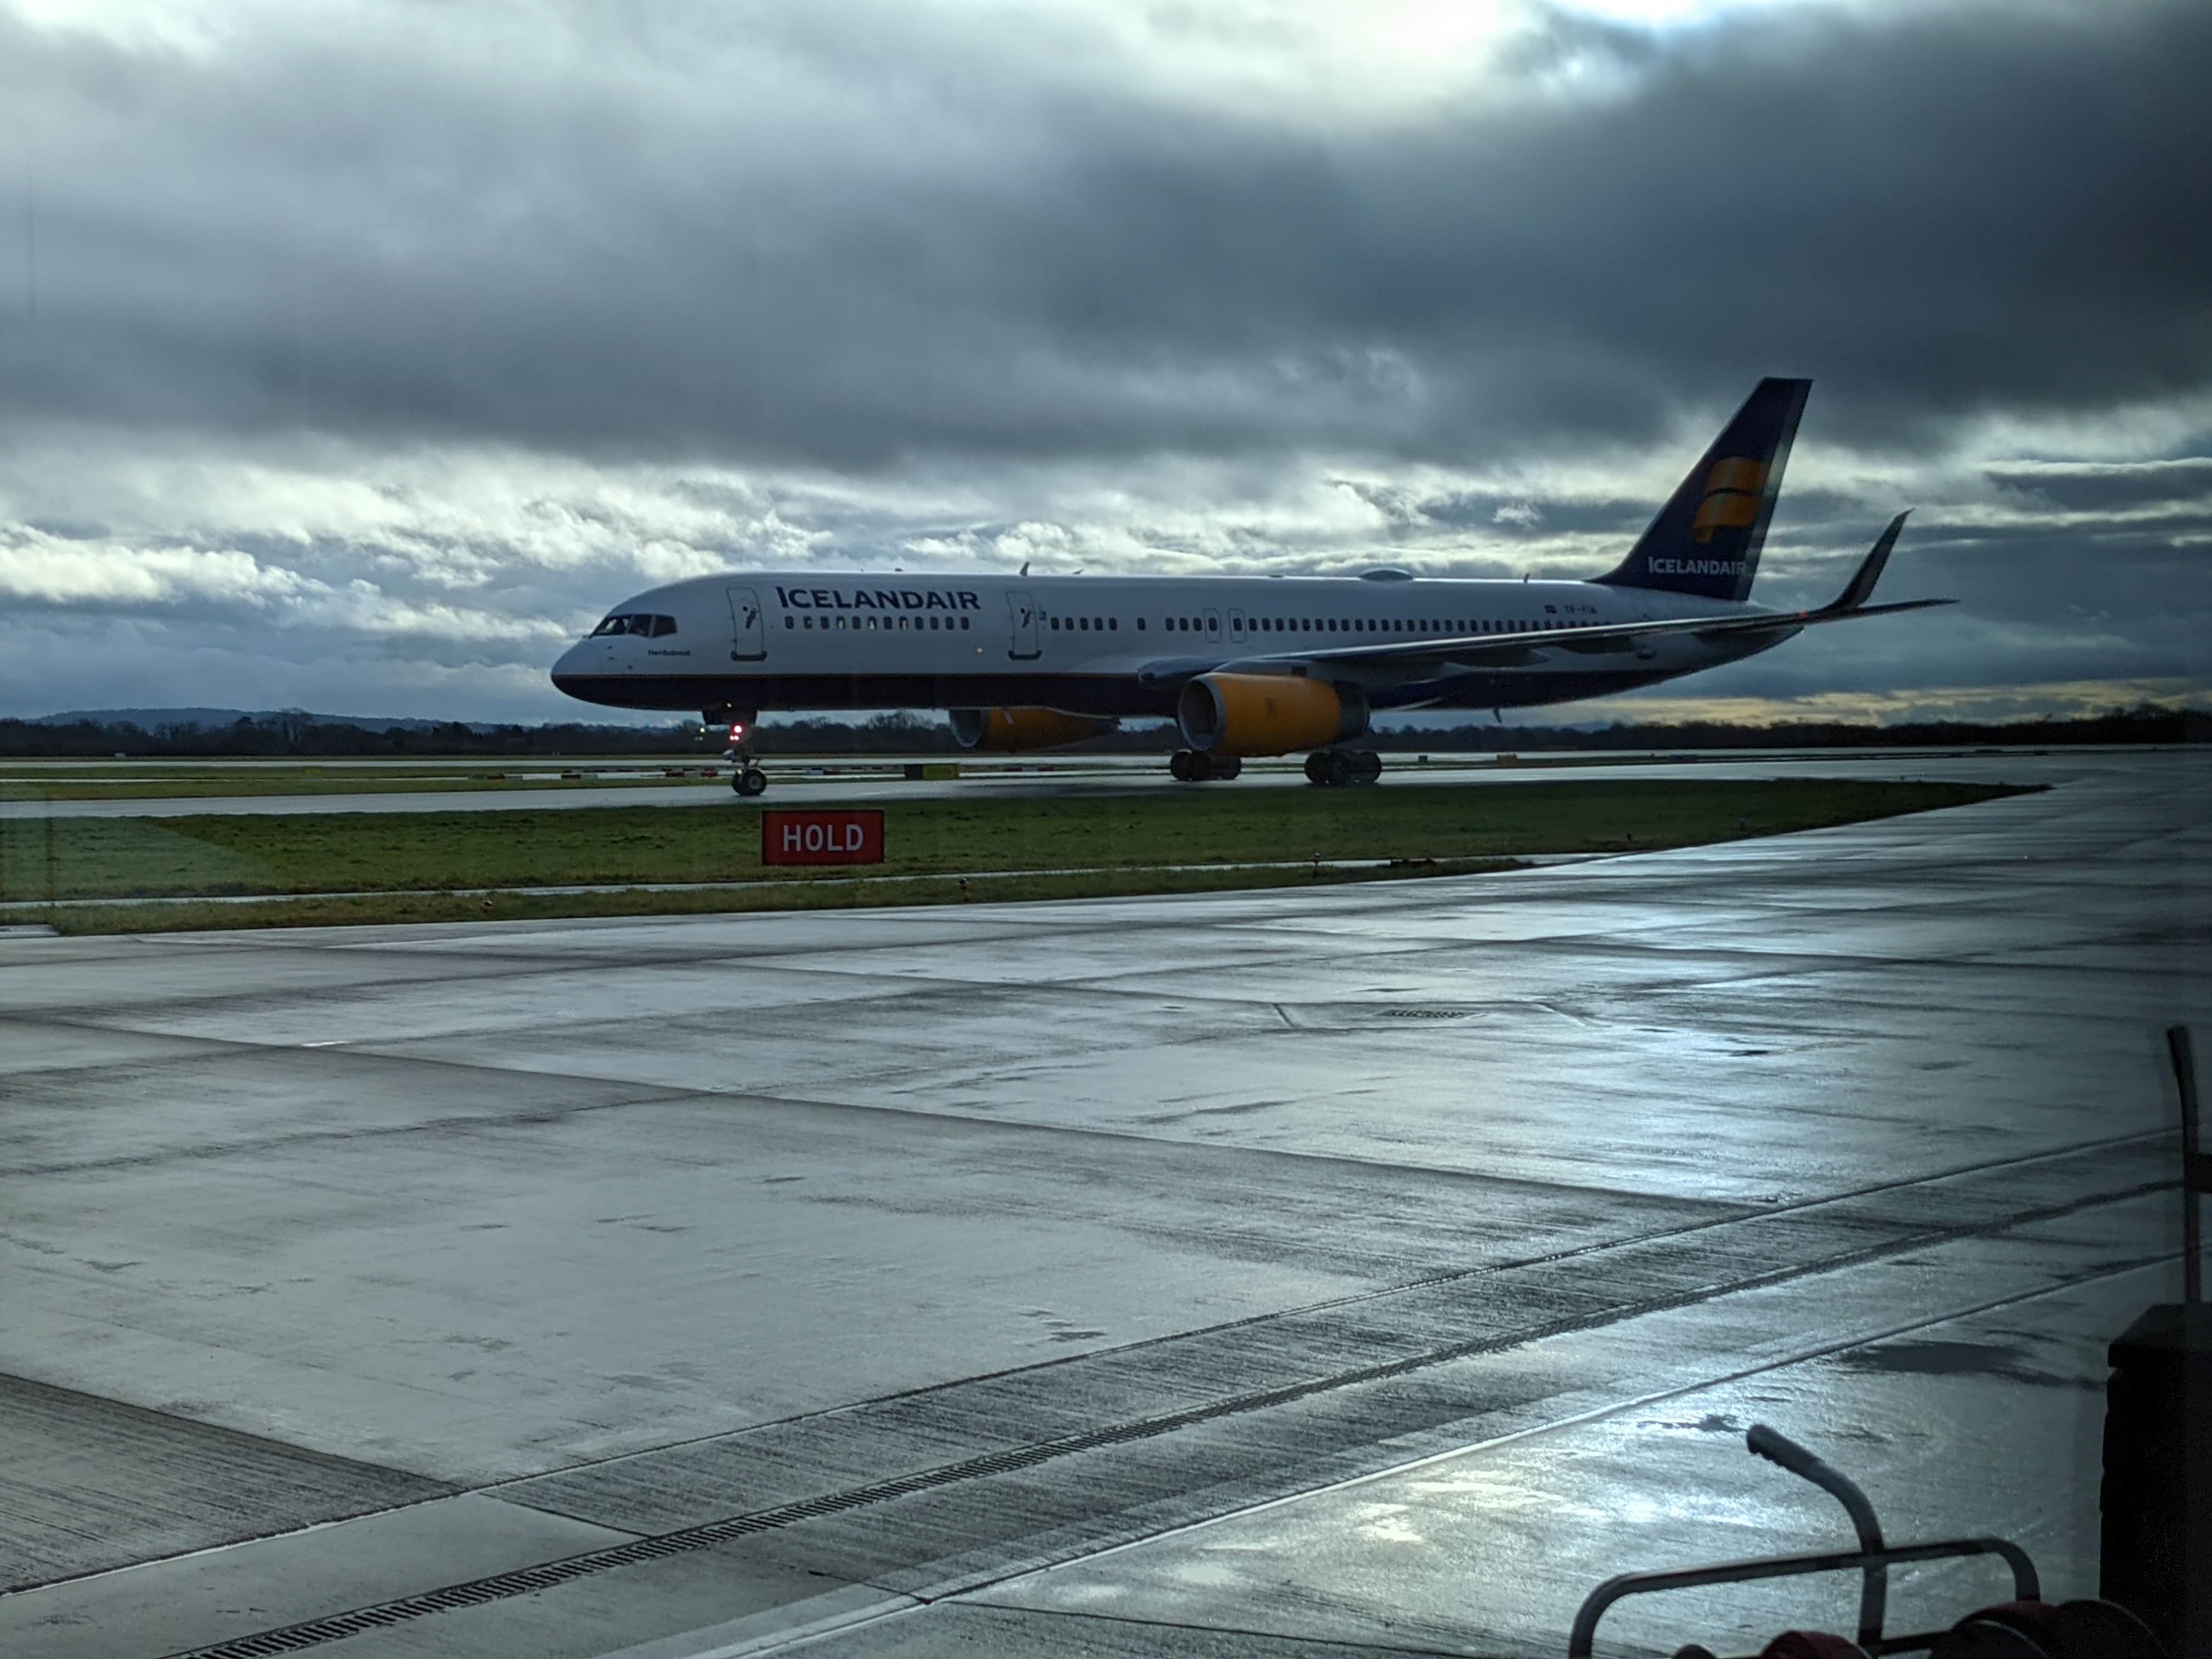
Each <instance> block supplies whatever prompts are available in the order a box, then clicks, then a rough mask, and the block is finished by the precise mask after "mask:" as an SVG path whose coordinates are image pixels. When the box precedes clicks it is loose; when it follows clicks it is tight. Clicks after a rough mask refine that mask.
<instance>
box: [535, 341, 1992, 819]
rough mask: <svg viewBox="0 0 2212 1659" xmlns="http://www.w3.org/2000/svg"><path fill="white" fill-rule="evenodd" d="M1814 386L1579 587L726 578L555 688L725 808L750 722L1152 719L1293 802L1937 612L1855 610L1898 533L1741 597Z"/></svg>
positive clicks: (1688, 485) (602, 638)
mask: <svg viewBox="0 0 2212 1659" xmlns="http://www.w3.org/2000/svg"><path fill="white" fill-rule="evenodd" d="M1811 387H1812V382H1811V381H1810V380H1781V379H1775V378H1769V379H1766V380H1761V381H1760V382H1759V385H1758V386H1757V387H1756V389H1754V390H1753V392H1752V394H1751V396H1750V397H1749V398H1746V399H1745V400H1744V404H1743V406H1742V407H1741V409H1739V410H1737V411H1736V413H1735V416H1734V418H1732V419H1731V420H1730V421H1729V423H1728V424H1727V426H1726V427H1724V428H1723V429H1722V431H1721V434H1720V435H1719V436H1718V437H1717V438H1716V439H1715V440H1714V441H1713V443H1712V446H1711V447H1710V448H1709V449H1707V450H1706V451H1705V454H1704V455H1703V456H1701V457H1700V458H1699V461H1698V464H1697V465H1695V466H1693V467H1692V468H1691V469H1690V471H1689V472H1688V473H1687V474H1686V476H1685V477H1683V479H1682V482H1681V483H1680V486H1679V487H1678V488H1677V489H1675V491H1674V494H1673V495H1671V496H1669V497H1668V501H1667V504H1666V505H1665V506H1664V507H1661V508H1660V509H1659V513H1658V515H1657V516H1656V517H1655V518H1654V519H1653V520H1651V523H1650V527H1649V528H1648V529H1646V530H1645V531H1644V534H1643V535H1642V536H1641V537H1640V538H1638V540H1637V542H1636V544H1635V545H1634V546H1633V547H1632V548H1631V549H1630V550H1629V551H1628V555H1627V556H1626V558H1624V559H1623V560H1622V561H1621V562H1620V564H1619V565H1618V566H1617V567H1615V568H1613V570H1611V571H1609V572H1607V574H1604V575H1602V576H1598V577H1595V578H1593V579H1591V580H1585V581H1532V580H1528V579H1527V578H1523V579H1522V580H1519V581H1511V580H1497V579H1484V580H1468V579H1460V578H1443V577H1431V576H1417V575H1414V574H1412V573H1410V572H1407V571H1405V570H1401V569H1395V568H1382V569H1374V570H1367V571H1364V572H1361V573H1360V574H1358V575H1352V576H1274V575H1269V576H1165V577H1163V576H1083V575H1074V576H1036V577H1032V576H1030V575H1029V574H1027V570H1028V567H1027V566H1026V565H1025V566H1024V567H1023V574H1018V575H1014V576H1004V575H953V574H944V575H920V574H908V573H904V572H894V573H893V574H890V575H884V574H882V573H881V572H869V571H852V572H848V573H843V574H826V573H823V572H820V571H788V572H760V573H753V572H738V573H732V574H726V575H719V576H702V577H698V578H695V579H693V580H688V581H681V582H675V583H671V584H670V585H668V586H664V587H656V588H651V589H648V590H647V592H642V593H639V594H637V595H635V596H634V597H633V598H630V599H625V600H623V602H622V604H620V605H617V606H616V607H615V608H614V610H613V611H611V612H609V613H608V615H607V617H605V620H604V621H602V622H601V623H599V626H598V627H597V628H595V629H592V632H591V634H590V635H588V636H587V637H586V638H585V639H584V640H582V641H580V642H579V643H577V644H576V645H574V646H573V647H570V648H569V649H568V651H567V652H565V653H563V654H562V657H561V659H560V660H559V661H558V662H557V663H556V664H555V665H554V667H553V684H555V686H556V687H557V688H558V689H559V690H562V691H563V692H565V693H567V694H568V696H573V697H577V698H580V699H582V700H583V701H585V702H594V703H600V704H604V705H607V706H609V707H612V708H659V709H678V708H696V709H698V710H699V711H700V717H701V718H702V720H705V721H706V722H707V723H708V724H709V725H723V724H727V725H728V726H730V728H731V743H732V750H731V753H732V757H733V758H735V759H736V760H737V761H738V763H739V764H738V767H737V768H736V769H735V770H734V771H733V774H732V779H731V785H732V787H733V788H734V789H736V790H737V791H738V793H740V794H743V795H757V794H758V793H761V791H762V790H763V789H765V788H766V787H768V779H767V775H766V774H765V773H763V771H762V770H761V769H760V767H759V765H758V764H757V762H756V761H755V760H754V759H753V757H752V753H751V750H750V745H749V744H748V741H747V738H748V736H749V734H750V730H751V727H752V725H753V722H754V721H755V720H757V719H758V717H759V715H760V713H761V711H762V710H763V709H782V710H789V709H810V710H813V709H856V708H942V709H945V710H946V711H947V712H948V713H949V714H950V716H951V724H952V730H953V733H954V736H955V737H956V738H957V740H958V742H959V743H960V744H961V745H962V746H963V748H965V749H969V750H998V751H1018V750H1037V749H1049V748H1054V747H1056V746H1059V745H1060V744H1070V743H1079V742H1081V741H1082V740H1083V739H1085V738H1091V737H1095V736H1097V735H1098V734H1100V733H1102V732H1108V731H1110V730H1112V729H1113V728H1114V726H1115V725H1116V724H1118V723H1119V722H1120V721H1121V720H1124V719H1134V718H1142V717H1147V716H1149V717H1153V718H1159V717H1166V718H1170V719H1172V720H1174V721H1175V723H1176V728H1177V730H1178V732H1179V733H1180V735H1181V737H1182V747H1180V748H1178V749H1177V750H1176V751H1175V754H1174V757H1173V758H1172V759H1171V760H1170V763H1169V770H1170V774H1171V775H1173V776H1174V777H1175V778H1176V779H1177V780H1179V781H1183V782H1189V783H1196V782H1203V781H1207V780H1209V779H1228V778H1234V777H1235V776H1237V774H1238V773H1239V772H1240V771H1242V770H1243V763H1244V761H1245V760H1247V759H1249V758H1250V757H1255V756H1266V755H1285V754H1291V753H1293V752H1295V751H1297V750H1307V751H1309V752H1308V754H1307V756H1306V762H1305V772H1306V776H1307V777H1308V778H1309V779H1310V780H1311V781H1313V782H1315V783H1316V784H1323V785H1343V784H1349V783H1372V782H1374V781H1376V778H1378V777H1379V776H1380V775H1381V773H1382V769H1383V763H1382V757H1380V756H1379V755H1377V754H1376V751H1375V750H1373V749H1372V748H1371V747H1368V746H1365V745H1363V744H1361V742H1360V739H1361V738H1363V737H1364V736H1366V735H1367V733H1368V732H1369V729H1370V726H1369V723H1370V720H1371V719H1372V717H1373V716H1374V715H1376V714H1381V713H1386V712H1397V711H1400V710H1406V709H1416V708H1454V709H1481V708H1488V709H1493V710H1498V711H1503V710H1504V709H1506V708H1529V707H1534V706H1536V705H1540V704H1544V703H1557V702H1582V701H1583V700H1585V699H1587V698H1590V697H1597V696H1605V695H1607V693H1610V692H1617V691H1626V690H1632V689H1633V688H1635V687H1638V686H1644V685H1652V684H1657V683H1658V682H1659V681H1662V680H1671V679H1676V678H1680V677H1681V676H1683V675H1685V674H1694V673H1698V672H1699V671H1703V670H1705V669H1708V668H1714V667H1717V666H1719V665H1722V664H1723V663H1730V662H1736V661H1739V660H1741V659H1743V658H1746V657H1749V656H1753V655H1754V654H1756V653H1759V652H1761V651H1767V650H1771V649H1772V648H1773V647H1775V646H1778V645H1779V644H1781V643H1782V642H1783V641H1784V640H1787V639H1790V638H1791V637H1793V636H1795V635H1797V634H1798V633H1800V632H1802V630H1804V629H1807V628H1811V627H1814V626H1817V625H1820V624H1821V623H1836V622H1853V621H1857V620H1859V619H1861V618H1863V617H1877V616H1889V615H1893V614H1895V613H1897V612H1899V611H1918V610H1922V609H1924V608H1925V607H1928V606H1930V605H1948V604H1951V603H1952V601H1951V600H1948V599H1906V600H1902V601H1899V602H1896V603H1893V604H1887V605H1870V604H1869V603H1868V601H1869V599H1870V598H1871V597H1872V595H1873V592H1874V586H1875V582H1876V581H1877V580H1880V578H1881V573H1882V568H1883V566H1884V565H1885V564H1886V563H1887V562H1888V559H1889V555H1890V550H1891V549H1892V548H1893V547H1894V546H1895V545H1896V544H1897V538H1898V534H1899V532H1900V531H1901V530H1902V529H1903V528H1904V526H1905V513H1899V514H1898V515H1897V517H1896V518H1894V519H1893V520H1891V521H1890V523H1889V526H1888V527H1887V529H1885V530H1884V531H1883V532H1881V537H1880V538H1878V539H1877V540H1876V541H1875V544H1874V546H1873V548H1872V550H1870V551H1869V553H1868V554H1867V556H1866V557H1865V559H1864V560H1863V562H1861V564H1860V565H1859V568H1858V569H1857V573H1856V574H1853V576H1852V577H1851V579H1850V581H1849V582H1848V583H1847V584H1846V585H1845V586H1844V591H1843V592H1841V593H1840V594H1838V596H1837V597H1836V598H1835V599H1833V600H1832V601H1830V602H1829V603H1828V604H1826V605H1820V606H1819V607H1817V608H1815V609H1813V610H1810V611H1770V610H1767V609H1765V608H1764V607H1762V606H1759V605H1753V604H1751V603H1750V602H1749V601H1750V594H1751V586H1752V581H1753V578H1754V577H1755V576H1756V575H1757V574H1758V571H1759V549H1760V547H1761V546H1762V545H1763V544H1764V543H1765V538H1766V526H1767V523H1768V520H1771V518H1772V517H1773V515H1774V505H1775V501H1776V498H1777V497H1778V495H1779V493H1780V490H1781V487H1782V473H1783V469H1784V465H1786V464H1787V462H1788V460H1789V458H1790V445H1791V442H1792V441H1793V440H1794V439H1795V438H1796V432H1797V422H1798V419H1799V417H1800V416H1802V414H1803V412H1804V408H1805V399H1806V396H1807V393H1808V392H1809V391H1810V390H1811Z"/></svg>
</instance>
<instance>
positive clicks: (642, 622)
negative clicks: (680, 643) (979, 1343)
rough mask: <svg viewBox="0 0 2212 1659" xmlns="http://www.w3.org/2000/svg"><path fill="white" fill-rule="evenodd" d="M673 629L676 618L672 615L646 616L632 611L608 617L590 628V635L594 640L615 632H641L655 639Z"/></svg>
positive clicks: (671, 632)
mask: <svg viewBox="0 0 2212 1659" xmlns="http://www.w3.org/2000/svg"><path fill="white" fill-rule="evenodd" d="M675 631H676V618H675V617H648V616H645V615H642V614H641V613H636V612H632V613H628V614H625V615H623V616H619V617H608V618H607V619H606V620H605V622H603V623H600V624H599V626H598V627H597V628H594V629H592V638H593V639H595V640H596V639H599V638H601V637H603V636H611V635H616V634H641V635H644V636H645V637H646V638H647V639H649V640H657V639H660V638H662V637H663V636H664V635H669V634H673V633H674V632H675Z"/></svg>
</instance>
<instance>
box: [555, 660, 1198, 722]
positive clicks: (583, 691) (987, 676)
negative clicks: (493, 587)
mask: <svg viewBox="0 0 2212 1659" xmlns="http://www.w3.org/2000/svg"><path fill="white" fill-rule="evenodd" d="M556 684H557V686H558V688H559V689H560V690H562V691H563V692H565V693H567V694H568V696H572V697H575V698H578V699H580V700H581V701H583V702H596V703H599V704H602V705H604V706H605V707H608V708H657V709H668V710H671V711H672V710H678V709H687V708H688V709H700V708H711V707H713V706H714V705H716V704H720V703H728V704H733V705H735V706H737V707H739V708H756V709H791V710H800V709H852V708H870V709H873V708H1057V709H1060V710H1062V711H1064V712H1066V713H1067V714H1111V715H1117V716H1122V717H1129V718H1133V717H1140V716H1145V715H1154V716H1158V717H1160V718H1162V719H1166V718H1170V717H1172V716H1173V714H1174V713H1175V696H1176V690H1178V689H1179V688H1178V687H1176V686H1158V685H1151V686H1147V685H1145V684H1140V683H1139V681H1138V679H1137V677H1136V676H1135V675H1134V674H1023V673H992V672H988V671H986V672H981V673H961V674H920V673H913V674H834V673H832V674H802V673H775V674H669V675H653V674H635V673H632V674H606V675H567V674H564V675H562V676H561V677H560V678H559V679H558V680H557V681H556Z"/></svg>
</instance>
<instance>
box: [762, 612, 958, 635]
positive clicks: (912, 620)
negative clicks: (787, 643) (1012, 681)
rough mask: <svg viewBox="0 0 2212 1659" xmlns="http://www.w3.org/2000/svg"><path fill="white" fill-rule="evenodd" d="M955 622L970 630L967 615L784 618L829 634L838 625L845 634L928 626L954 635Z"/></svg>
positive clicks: (786, 622)
mask: <svg viewBox="0 0 2212 1659" xmlns="http://www.w3.org/2000/svg"><path fill="white" fill-rule="evenodd" d="M955 621H957V622H958V623H959V624H960V631H961V632H962V633H963V634H964V633H966V632H967V631H968V629H969V618H967V617H957V618H956V617H845V616H842V615H840V616H835V617H789V616H787V617H785V618H784V619H783V625H784V626H785V627H786V628H793V629H798V628H803V629H806V630H808V631H809V632H811V631H812V630H813V629H815V627H816V626H817V624H818V625H819V626H820V628H821V629H822V631H823V633H825V634H827V633H828V632H829V630H830V629H832V628H835V629H836V630H837V631H838V632H839V633H841V634H842V633H845V632H848V631H849V632H852V633H854V634H857V633H859V632H860V630H861V629H864V628H865V629H866V630H867V631H868V632H869V633H871V634H874V633H878V632H880V633H884V634H888V633H890V632H891V631H892V630H893V629H896V630H897V631H898V632H900V633H902V634H903V633H906V632H908V630H909V629H911V631H913V632H914V633H916V634H919V633H921V631H922V630H923V629H924V628H925V627H927V629H928V631H929V632H931V633H933V634H938V633H944V634H950V633H951V631H952V624H953V623H954V622H955Z"/></svg>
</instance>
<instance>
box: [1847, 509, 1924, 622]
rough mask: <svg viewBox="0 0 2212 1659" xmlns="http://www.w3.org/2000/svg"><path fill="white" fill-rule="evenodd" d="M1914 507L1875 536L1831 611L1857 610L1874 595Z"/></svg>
mask: <svg viewBox="0 0 2212 1659" xmlns="http://www.w3.org/2000/svg"><path fill="white" fill-rule="evenodd" d="M1911 511H1912V509H1911V507H1906V508H1905V512H1903V513H1899V514H1898V515H1897V516H1896V517H1895V518H1893V519H1892V520H1890V521H1889V528H1888V529H1887V530H1885V531H1883V532H1881V535H1880V536H1879V537H1878V538H1875V544H1874V546H1873V548H1872V550H1869V552H1868V554H1867V556H1866V558H1865V560H1864V561H1863V562H1862V563H1861V564H1860V566H1859V568H1858V572H1857V574H1856V575H1854V576H1853V577H1852V578H1851V579H1850V582H1849V583H1848V584H1847V585H1846V586H1844V591H1843V592H1842V593H1840V594H1839V595H1838V596H1837V599H1836V602H1835V603H1834V604H1833V605H1830V606H1829V607H1828V609H1829V610H1831V611H1856V610H1857V609H1858V608H1859V607H1860V606H1861V605H1864V604H1865V603H1866V602H1867V601H1868V600H1869V599H1872V598H1873V597H1874V585H1875V583H1876V582H1878V581H1880V580H1881V568H1882V567H1883V566H1884V565H1886V564H1887V563H1888V562H1889V550H1890V549H1891V548H1893V547H1895V546H1896V545H1897V534H1898V532H1899V531H1900V530H1903V529H1904V528H1905V517H1906V515H1907V514H1909V513H1911Z"/></svg>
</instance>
